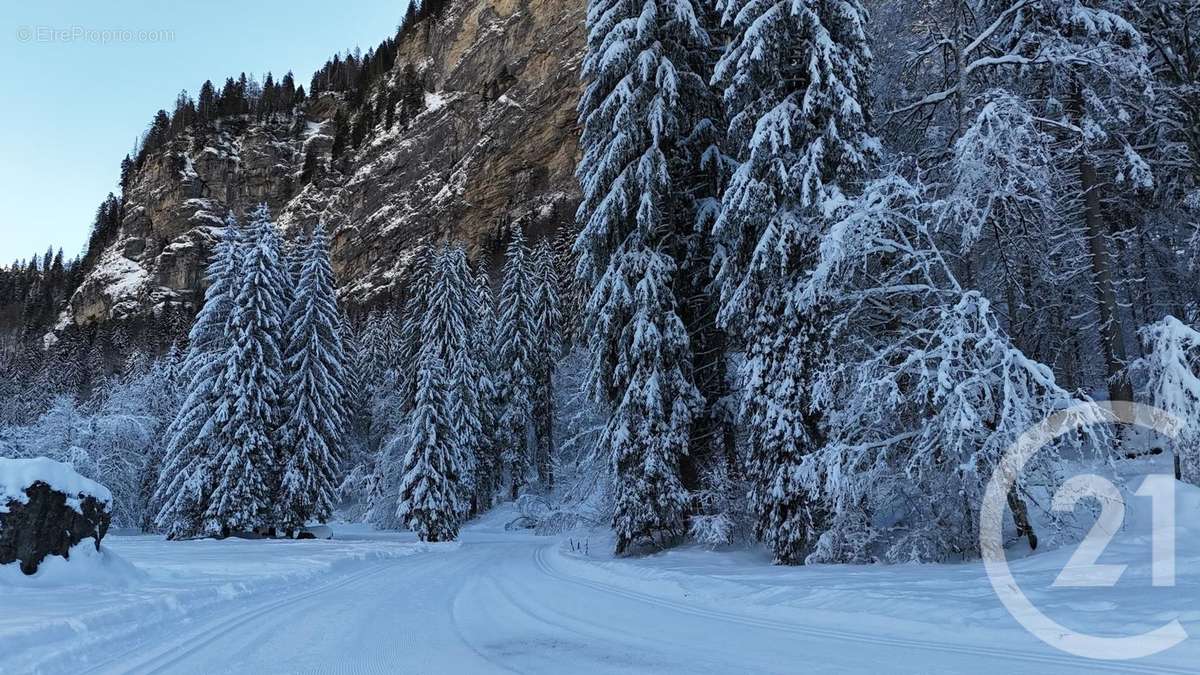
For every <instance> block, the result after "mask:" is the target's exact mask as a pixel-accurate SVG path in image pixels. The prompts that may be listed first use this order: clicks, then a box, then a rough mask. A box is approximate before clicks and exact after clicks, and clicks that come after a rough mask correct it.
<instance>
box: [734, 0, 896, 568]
mask: <svg viewBox="0 0 1200 675" xmlns="http://www.w3.org/2000/svg"><path fill="white" fill-rule="evenodd" d="M724 18H725V22H726V23H727V24H728V26H729V27H730V28H731V29H732V31H733V36H732V42H731V43H730V45H729V48H728V49H727V50H726V53H725V55H724V56H723V57H722V59H721V61H720V62H719V63H718V65H717V67H716V72H715V76H714V81H715V82H716V83H717V84H718V85H720V86H721V87H723V88H724V99H725V105H726V108H727V114H728V118H729V137H728V140H729V143H730V145H731V149H732V150H733V153H732V154H734V155H735V156H736V159H737V160H738V162H740V164H739V165H738V167H737V170H736V171H735V172H734V174H733V176H732V178H731V180H730V184H729V187H728V189H727V190H726V192H725V194H724V197H723V201H722V211H721V214H720V216H719V217H718V219H717V222H716V224H715V226H714V236H715V237H716V239H717V242H718V246H719V247H720V251H721V255H720V256H719V258H718V263H719V271H718V274H717V279H716V281H717V283H718V285H719V287H720V289H721V311H720V314H719V319H720V320H721V322H722V324H723V325H724V326H726V327H727V328H729V329H731V330H732V331H733V332H734V334H735V335H736V337H737V338H738V339H739V341H740V342H741V343H742V345H743V348H744V351H745V361H744V365H743V366H742V380H743V381H744V382H745V383H746V387H745V389H744V391H743V392H742V395H743V399H742V410H741V417H742V421H743V424H744V425H745V428H746V434H747V441H748V443H749V446H750V452H751V458H750V466H749V471H750V474H751V485H752V494H751V507H752V509H753V511H754V513H755V516H756V518H757V524H756V533H757V535H758V536H759V538H760V539H762V540H763V541H764V542H765V543H766V544H767V545H768V546H769V547H770V548H771V549H772V550H773V551H774V554H775V560H776V562H778V563H782V564H795V563H798V562H800V561H802V560H803V556H804V553H805V551H806V549H807V548H809V547H810V546H811V545H812V543H813V536H814V532H815V530H817V529H819V527H820V524H819V520H820V519H821V517H822V516H821V512H822V510H823V506H822V504H821V496H820V495H819V494H814V493H813V491H812V490H811V489H809V487H808V486H805V485H801V484H799V483H798V481H797V478H796V477H797V475H798V469H799V467H800V465H801V463H802V461H803V458H804V456H805V455H807V454H809V453H811V452H813V451H814V450H815V449H816V448H818V447H820V445H821V443H822V435H823V431H822V423H821V419H820V415H819V413H818V412H817V411H816V410H815V409H814V406H813V402H812V400H811V390H812V387H813V382H814V380H815V378H816V376H817V373H818V370H819V369H820V368H821V366H822V363H823V362H824V360H825V359H826V358H827V357H828V355H829V351H830V347H829V335H828V333H827V327H828V325H829V319H828V317H826V316H822V314H821V311H820V308H819V307H818V306H809V307H801V306H799V305H798V304H797V289H798V288H799V287H800V286H801V285H802V283H803V280H804V277H805V274H806V272H807V270H808V269H810V268H811V266H812V264H813V258H814V254H815V252H816V250H817V243H818V241H819V239H820V236H821V235H822V233H823V232H824V230H825V229H826V228H827V225H828V217H829V214H830V213H831V212H833V211H834V210H836V209H837V208H838V207H840V206H841V205H843V204H844V203H845V200H846V195H848V194H853V193H854V191H855V190H857V186H858V184H859V183H860V181H861V180H862V179H863V177H864V175H865V173H866V171H867V170H868V168H869V167H870V166H871V164H872V163H873V162H874V160H875V158H876V156H877V155H878V151H879V144H878V142H877V141H876V139H875V138H874V137H872V136H871V135H870V133H869V128H868V115H867V109H868V101H867V96H868V94H867V86H868V69H869V66H870V49H869V48H868V43H867V36H866V33H865V29H866V23H867V12H866V10H865V9H864V8H863V6H862V3H861V2H859V0H846V1H845V2H840V3H837V4H836V5H831V4H826V3H814V2H800V3H795V2H782V1H775V0H772V1H768V2H754V1H752V0H733V1H732V2H730V3H728V4H727V5H726V6H725V11H724Z"/></svg>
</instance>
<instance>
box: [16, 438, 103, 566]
mask: <svg viewBox="0 0 1200 675" xmlns="http://www.w3.org/2000/svg"><path fill="white" fill-rule="evenodd" d="M111 504H112V494H111V493H109V491H108V490H107V489H106V488H104V487H103V486H101V485H99V484H97V483H95V482H93V481H90V480H88V479H86V478H83V477H82V476H80V475H79V474H77V473H75V472H74V470H72V469H71V468H70V467H69V466H67V465H65V464H61V463H59V462H53V461H51V460H48V459H45V458H39V459H30V460H11V459H3V458H0V565H7V564H9V563H13V562H18V561H19V562H20V566H21V571H22V572H24V573H25V574H34V573H35V572H37V570H38V566H39V565H41V564H42V561H43V560H45V559H46V557H47V556H52V555H56V556H61V557H63V558H69V557H70V553H71V548H72V547H73V546H75V545H77V544H79V543H80V542H82V541H84V540H86V539H92V540H94V541H95V545H96V550H97V551H98V550H100V540H101V539H103V538H104V535H105V534H107V532H108V526H109V523H110V522H111V520H112V515H111V513H110V511H109V509H110V507H111Z"/></svg>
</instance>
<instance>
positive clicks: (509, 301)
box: [496, 225, 537, 499]
mask: <svg viewBox="0 0 1200 675" xmlns="http://www.w3.org/2000/svg"><path fill="white" fill-rule="evenodd" d="M530 258H531V255H530V251H529V247H528V246H527V245H526V244H525V233H524V231H523V230H522V229H521V226H520V225H516V226H514V227H513V233H512V240H511V241H509V244H508V250H507V252H506V255H505V263H504V284H503V285H502V286H501V288H500V318H499V320H498V322H497V327H496V346H497V350H498V352H499V357H498V359H497V367H498V369H499V372H500V378H499V389H500V399H501V413H500V414H501V418H500V427H501V429H502V430H503V433H504V448H505V451H504V462H505V464H506V465H507V469H508V474H509V481H510V486H509V487H510V493H511V497H512V499H516V498H517V497H518V496H519V495H520V491H521V488H522V487H524V486H525V484H526V482H527V481H528V479H529V471H530V469H531V468H532V465H533V448H532V447H530V434H531V432H532V429H533V395H534V385H535V383H534V379H533V377H534V373H535V370H536V357H537V354H536V350H537V345H536V339H537V320H536V317H535V314H534V309H535V305H534V302H535V301H536V285H535V283H536V279H535V277H534V274H533V269H532V267H533V266H532V264H531V260H530Z"/></svg>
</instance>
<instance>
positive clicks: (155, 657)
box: [83, 563, 395, 673]
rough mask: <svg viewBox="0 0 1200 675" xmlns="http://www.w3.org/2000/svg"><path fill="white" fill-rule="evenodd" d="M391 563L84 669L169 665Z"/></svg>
mask: <svg viewBox="0 0 1200 675" xmlns="http://www.w3.org/2000/svg"><path fill="white" fill-rule="evenodd" d="M391 564H395V563H391ZM391 564H388V563H381V564H377V565H373V566H371V567H370V568H368V569H366V570H363V571H361V572H357V573H354V574H350V575H346V576H344V577H341V578H339V579H337V580H335V581H331V582H329V583H327V584H322V585H320V586H317V587H315V588H311V589H309V590H307V591H303V592H300V593H294V594H291V595H288V596H287V597H284V598H280V599H278V600H273V601H269V602H266V603H263V604H259V605H256V606H254V607H251V608H248V609H245V610H243V611H241V612H238V613H236V614H233V615H228V616H221V617H219V618H217V619H215V620H212V621H209V622H207V623H205V624H204V625H203V626H201V627H199V628H197V629H192V630H186V631H185V632H184V633H182V634H177V636H176V637H174V639H172V640H171V641H170V643H168V644H167V645H166V646H157V645H156V648H155V650H154V652H153V653H152V654H150V655H148V656H145V657H143V658H141V659H140V660H138V661H137V663H135V664H133V665H130V664H129V663H128V662H126V661H124V659H126V658H127V657H131V656H133V655H134V654H136V653H137V652H139V651H142V649H141V648H142V647H144V645H139V647H135V648H134V649H131V650H128V651H125V652H123V653H121V654H119V655H118V656H116V657H114V658H111V659H109V660H108V661H106V662H104V663H102V664H97V665H95V666H93V667H91V668H88V669H87V670H84V671H83V672H85V673H101V672H120V673H130V672H155V671H159V670H162V669H165V668H168V667H169V666H171V665H172V664H174V663H177V662H178V661H181V660H183V659H184V658H187V657H188V656H191V655H192V654H194V653H196V652H198V651H200V650H201V649H203V648H204V647H206V646H208V645H210V644H212V643H213V642H215V641H216V640H217V638H220V637H221V636H223V635H226V634H227V633H229V632H230V631H233V630H235V629H237V628H239V627H241V626H243V625H245V624H246V623H248V622H250V621H252V620H254V619H257V618H260V617H262V616H265V615H267V614H270V613H272V612H275V611H277V610H279V609H282V608H284V607H287V606H288V605H292V604H295V603H298V602H301V601H304V600H307V599H309V598H312V597H315V596H318V595H321V594H323V593H328V592H329V591H333V590H338V589H340V588H343V587H345V586H349V585H350V584H353V583H355V582H358V581H361V580H363V579H366V578H369V577H372V576H375V575H377V574H380V573H381V572H383V571H384V570H386V569H388V568H389V567H390V566H391Z"/></svg>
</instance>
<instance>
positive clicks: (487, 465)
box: [471, 265, 504, 512]
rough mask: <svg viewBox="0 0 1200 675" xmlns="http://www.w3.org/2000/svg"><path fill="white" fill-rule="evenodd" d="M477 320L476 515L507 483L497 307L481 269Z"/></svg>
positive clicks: (474, 340) (474, 310) (477, 281)
mask: <svg viewBox="0 0 1200 675" xmlns="http://www.w3.org/2000/svg"><path fill="white" fill-rule="evenodd" d="M473 291H474V304H473V305H472V309H471V315H472V316H473V317H474V322H473V337H472V342H471V347H472V352H473V355H474V359H475V368H476V376H475V377H476V379H475V382H476V387H475V389H476V396H477V403H478V406H479V415H478V416H479V426H480V429H481V430H482V432H483V435H482V438H481V439H480V444H479V447H478V448H477V449H476V452H475V461H474V465H475V471H474V485H475V504H474V507H475V508H474V510H475V511H476V512H482V511H486V510H487V509H489V508H491V506H492V501H493V500H494V499H495V496H496V493H497V492H498V491H499V488H500V484H501V483H502V482H503V475H502V474H501V456H500V455H501V448H503V441H504V434H503V432H502V430H501V429H500V425H499V422H500V413H501V402H500V394H499V389H498V387H497V385H496V383H497V380H498V377H499V373H498V372H497V370H496V362H497V360H496V353H495V338H496V307H495V302H494V301H493V300H492V289H491V284H490V282H489V280H488V274H487V269H486V267H485V266H483V265H480V266H479V269H478V270H477V271H476V273H475V278H474V280H473Z"/></svg>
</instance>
